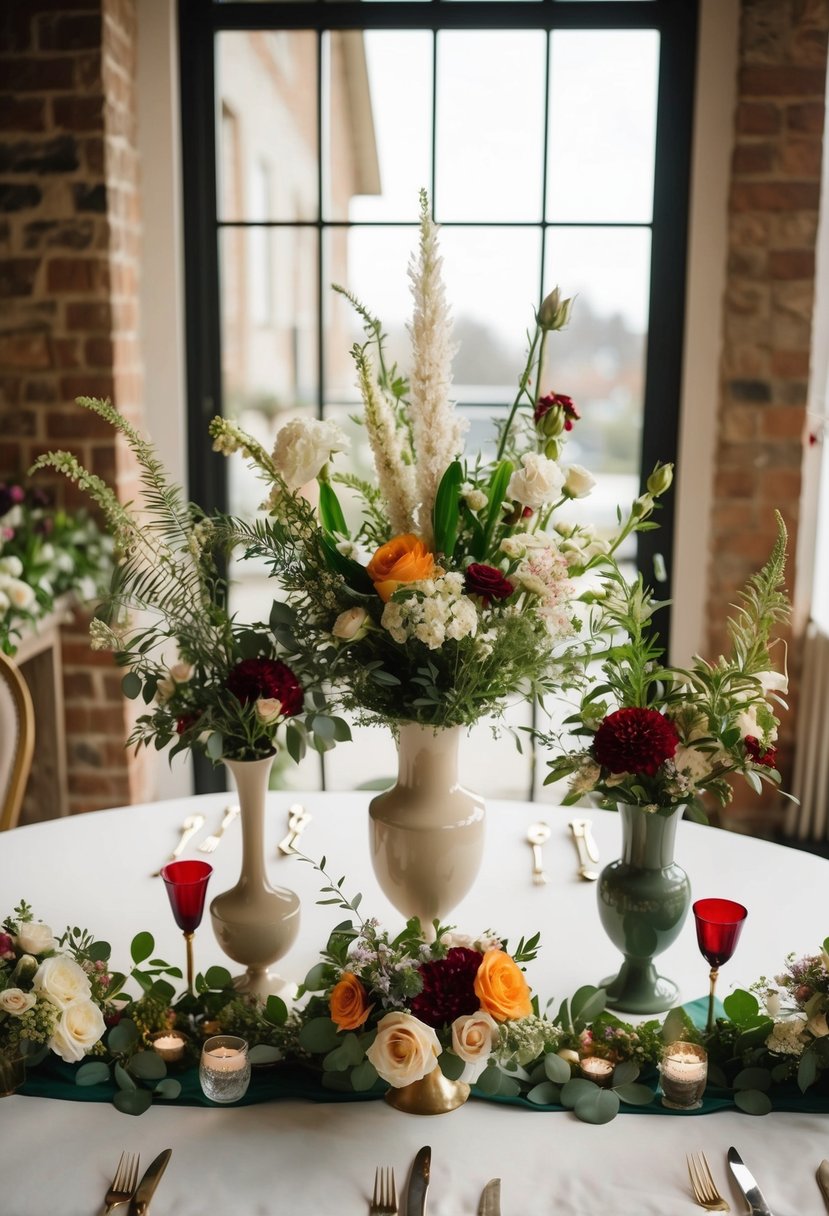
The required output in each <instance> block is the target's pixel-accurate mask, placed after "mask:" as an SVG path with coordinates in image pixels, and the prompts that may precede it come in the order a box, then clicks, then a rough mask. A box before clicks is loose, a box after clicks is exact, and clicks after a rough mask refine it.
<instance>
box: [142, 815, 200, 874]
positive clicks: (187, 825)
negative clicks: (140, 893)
mask: <svg viewBox="0 0 829 1216" xmlns="http://www.w3.org/2000/svg"><path fill="white" fill-rule="evenodd" d="M203 827H204V815H188V816H187V818H186V819H185V821H184V823H183V824H182V825H181V835H180V837H179V841H178V844H177V845H176V847H175V848H174V849H173V851H172V853H171V854H170V856H169V857H168V858H167V861H175V860H176V858H177V857H180V856H181V854H182V853H183V852H184V846H185V845H186V844H187V841H188V840H189V839H190V837H191V836H195V834H196V832H198V831H199V829H200V828H203ZM164 864H165V865H166V864H167V862H165V863H164ZM163 868H164V866H161V867H160V868H159V869H158V870H153V872H152V874H151V875H150V877H151V878H158V877H159V875H160V874H161V870H162V869H163Z"/></svg>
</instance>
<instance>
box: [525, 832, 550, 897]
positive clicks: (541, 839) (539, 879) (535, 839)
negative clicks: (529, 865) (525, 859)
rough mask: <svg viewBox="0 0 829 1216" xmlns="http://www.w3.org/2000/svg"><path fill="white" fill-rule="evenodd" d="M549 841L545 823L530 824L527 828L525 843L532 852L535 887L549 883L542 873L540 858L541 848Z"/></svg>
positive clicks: (542, 865) (542, 866) (542, 864)
mask: <svg viewBox="0 0 829 1216" xmlns="http://www.w3.org/2000/svg"><path fill="white" fill-rule="evenodd" d="M549 839H550V826H549V824H546V823H531V824H530V826H529V827H528V828H527V841H528V842H529V844H531V845H532V850H533V882H534V884H535V885H536V886H537V887H541V886H543V885H544V884H545V883H546V882H549V879H548V878H547V875H546V874H545V873H544V863H543V861H542V857H541V846H542V845H543V844H544V843H545V842H546V841H548V840H549Z"/></svg>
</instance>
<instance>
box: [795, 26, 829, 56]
mask: <svg viewBox="0 0 829 1216" xmlns="http://www.w3.org/2000/svg"><path fill="white" fill-rule="evenodd" d="M827 38H829V31H827V30H826V29H796V30H794V32H793V33H792V37H791V40H790V42H789V56H790V58H791V59H792V61H793V62H794V63H802V64H804V65H813V64H814V65H818V64H823V65H825V64H826V44H827Z"/></svg>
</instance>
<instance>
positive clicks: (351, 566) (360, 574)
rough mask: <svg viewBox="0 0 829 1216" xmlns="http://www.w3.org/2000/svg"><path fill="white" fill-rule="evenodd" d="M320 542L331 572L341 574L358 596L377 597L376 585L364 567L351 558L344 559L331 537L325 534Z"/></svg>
mask: <svg viewBox="0 0 829 1216" xmlns="http://www.w3.org/2000/svg"><path fill="white" fill-rule="evenodd" d="M319 540H320V547H321V548H322V550H323V555H324V557H325V564H326V565H327V566H328V568H329V570H333V571H334V573H335V574H341V575H342V577H343V578H344V579H345V581H346V583H347V584H348V586H349V587H350V588H351V589H352V591H356V592H357V594H358V595H371V596H374V595H376V592H375V590H374V583H373V582H372V581H371V579H370V578H369V576H368V575H367V574H366V571H365V567H364V566H361V565H360V563H359V562H355V561H352V559H351V558H350V557H344V556H343V554H342V553H340V551H339V549H338V548H337V546H336V545H335V544H334V542H333V541H332V540H331V539H330V537H328V536H326V535H324V534H323V535H322V536H320V538H319Z"/></svg>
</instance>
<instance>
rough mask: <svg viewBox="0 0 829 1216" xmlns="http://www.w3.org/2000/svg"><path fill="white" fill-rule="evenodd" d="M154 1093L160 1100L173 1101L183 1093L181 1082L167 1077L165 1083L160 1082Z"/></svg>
mask: <svg viewBox="0 0 829 1216" xmlns="http://www.w3.org/2000/svg"><path fill="white" fill-rule="evenodd" d="M153 1093H154V1094H156V1095H157V1096H158V1097H159V1098H168V1099H170V1100H173V1099H175V1098H177V1097H178V1096H179V1094H180V1093H181V1081H177V1080H176V1079H175V1077H165V1078H164V1080H163V1081H159V1083H158V1085H156V1087H155V1089H154V1090H153Z"/></svg>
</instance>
